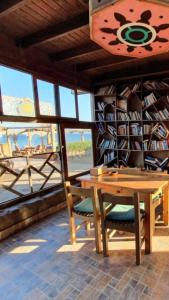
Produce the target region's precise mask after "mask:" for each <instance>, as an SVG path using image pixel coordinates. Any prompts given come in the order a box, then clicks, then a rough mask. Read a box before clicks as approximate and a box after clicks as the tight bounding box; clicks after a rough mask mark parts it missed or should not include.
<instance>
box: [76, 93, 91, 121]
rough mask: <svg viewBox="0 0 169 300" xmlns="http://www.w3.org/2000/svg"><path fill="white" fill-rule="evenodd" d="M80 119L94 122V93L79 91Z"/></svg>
mask: <svg viewBox="0 0 169 300" xmlns="http://www.w3.org/2000/svg"><path fill="white" fill-rule="evenodd" d="M78 108H79V120H80V121H88V122H92V119H93V118H92V95H91V94H90V93H85V92H82V91H79V92H78Z"/></svg>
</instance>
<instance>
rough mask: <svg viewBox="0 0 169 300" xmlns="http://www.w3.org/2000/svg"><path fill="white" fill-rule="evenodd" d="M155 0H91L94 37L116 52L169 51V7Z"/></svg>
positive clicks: (138, 54)
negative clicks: (154, 0)
mask: <svg viewBox="0 0 169 300" xmlns="http://www.w3.org/2000/svg"><path fill="white" fill-rule="evenodd" d="M164 3H166V1H160V3H154V2H153V0H151V1H146V0H114V1H110V0H91V5H90V7H91V22H90V24H91V39H92V40H93V41H95V42H96V43H97V44H99V45H100V46H101V47H103V48H104V49H106V50H107V51H109V52H111V53H112V54H115V55H124V56H132V57H138V58H142V57H147V56H152V55H157V54H160V53H165V52H168V51H169V18H168V16H169V6H167V5H164Z"/></svg>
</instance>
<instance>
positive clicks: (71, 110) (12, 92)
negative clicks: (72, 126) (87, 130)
mask: <svg viewBox="0 0 169 300" xmlns="http://www.w3.org/2000/svg"><path fill="white" fill-rule="evenodd" d="M37 83H38V94H39V99H40V103H49V104H50V106H51V111H52V115H54V89H53V85H52V84H51V83H47V82H45V81H42V80H38V82H37ZM0 85H1V93H2V96H3V95H5V96H13V97H18V98H30V99H33V98H34V96H33V88H32V78H31V76H30V75H29V74H27V73H23V72H20V71H16V70H14V69H10V68H6V67H2V66H0ZM59 91H60V99H61V115H62V116H63V117H75V102H74V94H73V91H72V90H71V89H68V88H65V87H60V88H59ZM90 101H91V98H90V94H82V95H79V96H78V103H79V116H80V120H81V121H90V120H91V109H90V107H91V106H90ZM4 105H5V104H4ZM44 111H45V109H43V114H45V112H44Z"/></svg>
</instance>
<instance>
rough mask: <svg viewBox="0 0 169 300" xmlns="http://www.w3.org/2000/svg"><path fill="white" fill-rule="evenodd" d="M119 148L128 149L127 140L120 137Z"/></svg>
mask: <svg viewBox="0 0 169 300" xmlns="http://www.w3.org/2000/svg"><path fill="white" fill-rule="evenodd" d="M118 148H119V149H129V141H128V140H125V139H122V140H121V141H120V142H119V144H118Z"/></svg>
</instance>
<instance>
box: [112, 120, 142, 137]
mask: <svg viewBox="0 0 169 300" xmlns="http://www.w3.org/2000/svg"><path fill="white" fill-rule="evenodd" d="M117 132H118V135H128V134H129V135H142V134H143V128H142V126H140V124H138V123H133V124H131V125H130V126H128V125H126V124H123V125H119V126H118V130H117Z"/></svg>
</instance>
